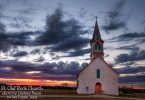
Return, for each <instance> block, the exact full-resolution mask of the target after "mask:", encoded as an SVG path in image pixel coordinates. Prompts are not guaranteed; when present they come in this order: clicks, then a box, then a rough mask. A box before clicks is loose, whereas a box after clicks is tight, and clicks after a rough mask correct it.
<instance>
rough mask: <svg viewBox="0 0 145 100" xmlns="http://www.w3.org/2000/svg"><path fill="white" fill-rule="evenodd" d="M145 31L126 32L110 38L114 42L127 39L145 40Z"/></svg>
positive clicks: (139, 41)
mask: <svg viewBox="0 0 145 100" xmlns="http://www.w3.org/2000/svg"><path fill="white" fill-rule="evenodd" d="M144 38H145V33H144V32H133V33H124V34H121V35H119V36H117V37H114V38H112V39H110V40H109V41H112V42H125V41H136V42H137V43H144V42H145V39H144Z"/></svg>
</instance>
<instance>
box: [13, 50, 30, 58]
mask: <svg viewBox="0 0 145 100" xmlns="http://www.w3.org/2000/svg"><path fill="white" fill-rule="evenodd" d="M27 55H28V53H27V52H26V51H20V52H17V53H15V54H13V57H23V56H27Z"/></svg>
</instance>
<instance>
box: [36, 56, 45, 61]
mask: <svg viewBox="0 0 145 100" xmlns="http://www.w3.org/2000/svg"><path fill="white" fill-rule="evenodd" d="M44 60H45V59H44V57H42V56H40V57H39V58H37V59H34V61H35V62H43V61H44Z"/></svg>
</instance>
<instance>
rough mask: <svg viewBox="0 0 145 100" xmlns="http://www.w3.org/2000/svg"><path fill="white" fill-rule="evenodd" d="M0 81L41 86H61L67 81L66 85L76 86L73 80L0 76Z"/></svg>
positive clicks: (9, 83) (10, 83)
mask: <svg viewBox="0 0 145 100" xmlns="http://www.w3.org/2000/svg"><path fill="white" fill-rule="evenodd" d="M0 83H5V84H8V85H41V86H62V84H63V83H67V84H68V86H76V82H75V81H66V80H61V81H60V80H59V81H58V80H35V79H15V78H0Z"/></svg>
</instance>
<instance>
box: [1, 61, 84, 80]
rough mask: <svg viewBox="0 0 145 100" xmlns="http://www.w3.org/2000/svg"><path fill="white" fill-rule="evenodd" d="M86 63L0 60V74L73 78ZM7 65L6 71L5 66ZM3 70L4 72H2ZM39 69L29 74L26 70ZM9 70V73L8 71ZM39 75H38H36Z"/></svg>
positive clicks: (15, 76) (20, 76) (42, 77)
mask: <svg viewBox="0 0 145 100" xmlns="http://www.w3.org/2000/svg"><path fill="white" fill-rule="evenodd" d="M85 65H86V64H85V63H83V64H82V65H80V64H79V63H78V62H75V61H74V62H70V63H68V62H62V61H60V62H58V63H55V62H53V63H44V64H31V63H30V62H20V61H0V66H1V68H0V76H2V77H8V78H9V77H13V78H28V77H29V78H34V79H58V80H59V79H68V80H70V79H75V78H76V75H77V73H78V72H79V70H80V69H82V68H83V67H84V66H85ZM6 67H9V68H10V69H9V70H8V71H7V70H6V69H5V68H6ZM4 70H5V72H4ZM6 71H7V72H6ZM31 71H40V72H41V73H39V74H32V75H29V76H28V74H27V72H31ZM8 72H9V73H8ZM37 76H39V77H37Z"/></svg>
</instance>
